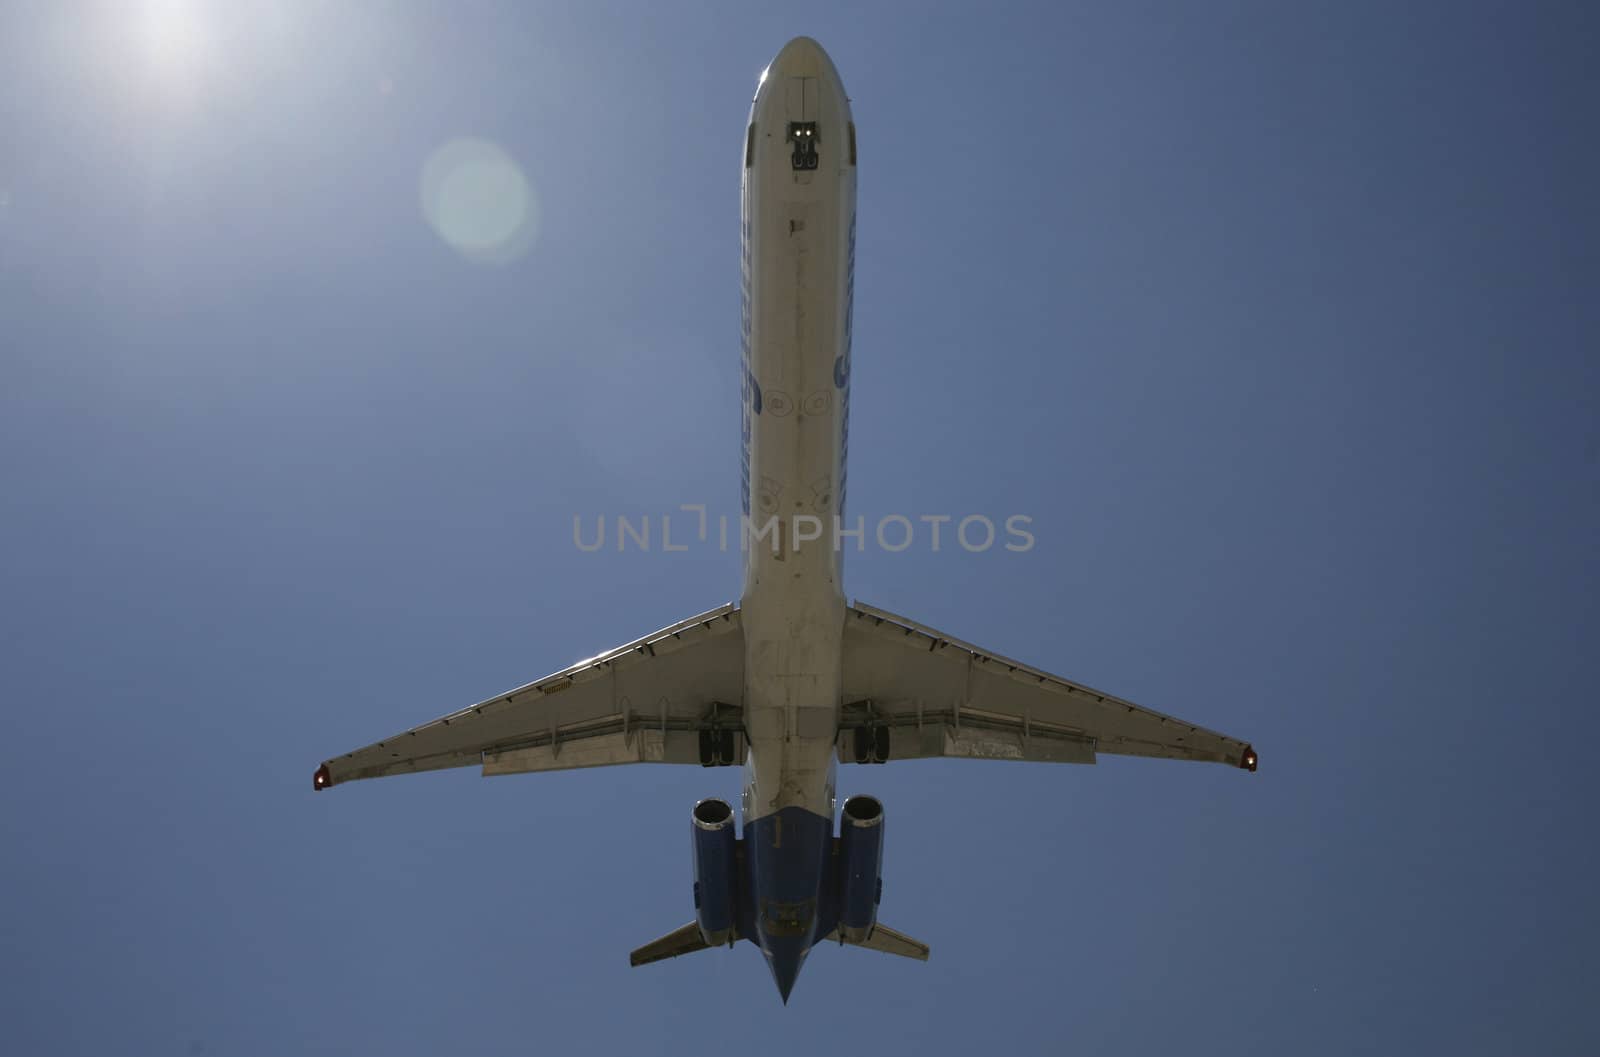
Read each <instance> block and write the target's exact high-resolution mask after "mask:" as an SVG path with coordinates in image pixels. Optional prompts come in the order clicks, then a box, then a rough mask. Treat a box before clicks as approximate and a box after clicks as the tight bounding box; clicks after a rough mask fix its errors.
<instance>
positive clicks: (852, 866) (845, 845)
mask: <svg viewBox="0 0 1600 1057" xmlns="http://www.w3.org/2000/svg"><path fill="white" fill-rule="evenodd" d="M839 870H840V877H839V934H840V936H841V937H842V938H844V939H845V940H846V941H848V942H860V941H862V940H865V939H866V938H867V937H868V936H870V935H872V929H873V926H874V925H876V924H877V923H878V901H879V900H880V899H881V898H882V897H883V876H882V874H883V804H882V803H880V802H879V801H878V798H877V797H872V796H853V797H851V798H850V799H848V800H846V801H845V802H844V810H843V812H842V815H841V817H840V819H839Z"/></svg>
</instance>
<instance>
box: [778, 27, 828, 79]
mask: <svg viewBox="0 0 1600 1057" xmlns="http://www.w3.org/2000/svg"><path fill="white" fill-rule="evenodd" d="M772 66H773V68H774V70H775V71H782V73H783V75H784V76H785V77H820V76H822V74H823V72H824V71H825V70H829V69H831V68H832V66H833V63H831V62H829V61H828V53H827V52H825V51H823V50H822V45H821V44H818V43H817V42H816V41H814V40H812V39H811V38H810V37H796V38H794V39H793V40H791V41H790V42H789V43H787V44H785V45H784V46H783V49H782V50H781V51H779V52H778V57H777V58H776V59H773V60H772Z"/></svg>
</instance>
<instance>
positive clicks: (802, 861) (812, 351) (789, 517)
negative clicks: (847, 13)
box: [740, 37, 856, 995]
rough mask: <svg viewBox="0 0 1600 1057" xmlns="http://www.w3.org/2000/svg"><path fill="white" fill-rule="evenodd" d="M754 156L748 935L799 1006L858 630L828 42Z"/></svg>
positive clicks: (745, 332) (806, 47) (787, 84)
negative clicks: (849, 619)
mask: <svg viewBox="0 0 1600 1057" xmlns="http://www.w3.org/2000/svg"><path fill="white" fill-rule="evenodd" d="M744 148H745V149H744V177H743V186H742V190H743V196H742V207H743V208H742V211H741V213H742V218H741V219H742V225H741V227H742V238H741V242H742V246H741V273H742V286H743V290H742V293H743V296H742V305H743V310H742V315H743V322H742V350H741V352H742V359H743V371H742V384H741V395H742V398H743V409H742V412H741V432H742V435H743V436H742V440H743V455H742V466H741V484H740V492H741V499H742V503H743V507H744V513H745V514H746V515H748V517H747V523H748V524H749V525H750V526H752V527H753V529H752V531H750V533H749V537H748V539H747V546H746V548H745V569H744V590H743V593H742V596H741V599H740V608H741V610H742V612H743V618H744V628H745V667H744V692H745V700H744V716H745V731H746V738H747V745H748V750H749V751H748V754H747V757H746V763H745V786H744V792H743V815H744V826H745V848H746V856H747V867H746V869H747V876H748V879H749V884H750V890H751V895H752V897H753V899H752V902H753V904H754V905H753V906H752V907H750V908H748V914H747V921H746V927H747V928H749V929H751V930H752V931H748V932H746V935H748V936H750V938H752V939H754V940H755V941H756V942H757V943H758V944H759V945H760V946H761V948H762V951H763V952H764V953H765V955H766V956H767V959H768V961H769V963H770V964H771V966H772V969H773V973H774V975H775V976H776V977H777V978H778V984H779V987H780V989H781V990H783V992H784V993H785V995H787V993H788V989H789V987H790V986H791V985H792V983H793V980H794V976H795V974H797V973H798V971H799V967H800V963H801V961H802V960H803V959H804V957H805V954H806V952H807V951H808V950H809V948H810V947H811V945H812V944H813V943H814V942H815V941H816V940H817V939H819V938H821V937H822V936H824V935H826V934H827V932H828V931H829V930H830V929H831V928H832V926H833V921H832V920H831V919H832V918H833V916H834V914H835V909H834V907H833V902H834V892H833V875H832V873H831V872H830V871H831V867H832V853H833V814H834V791H835V773H836V767H835V748H834V747H835V741H836V738H837V733H838V726H839V708H840V704H841V702H840V685H841V676H842V639H843V632H844V619H845V597H844V591H843V585H842V582H841V572H842V568H841V565H842V562H841V555H842V548H841V547H839V546H836V537H835V526H836V517H838V518H842V515H843V509H844V500H845V486H846V474H845V457H846V452H847V440H848V421H849V395H850V339H851V308H852V291H853V285H854V264H855V210H856V205H855V203H856V170H855V127H854V125H853V123H852V122H851V115H850V103H849V100H848V99H847V98H846V96H845V92H844V85H843V84H842V83H841V81H840V79H839V75H838V73H837V71H836V70H835V69H834V67H833V64H832V62H831V61H830V60H829V59H828V57H827V55H826V53H824V52H823V50H822V49H821V47H819V46H818V45H817V44H816V43H815V42H814V41H811V40H809V39H807V38H803V37H802V38H799V39H797V40H794V41H791V42H790V43H789V44H788V45H787V46H785V47H784V49H783V50H782V51H781V52H780V53H779V55H778V57H777V58H776V59H774V60H773V62H772V64H771V65H770V66H769V67H768V68H767V71H766V72H765V73H764V74H763V76H762V80H761V83H760V86H759V88H758V89H757V92H756V97H755V102H754V104H753V105H752V106H751V109H750V123H749V126H748V128H747V131H746V137H745V144H744ZM845 527H846V528H848V526H845Z"/></svg>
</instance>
